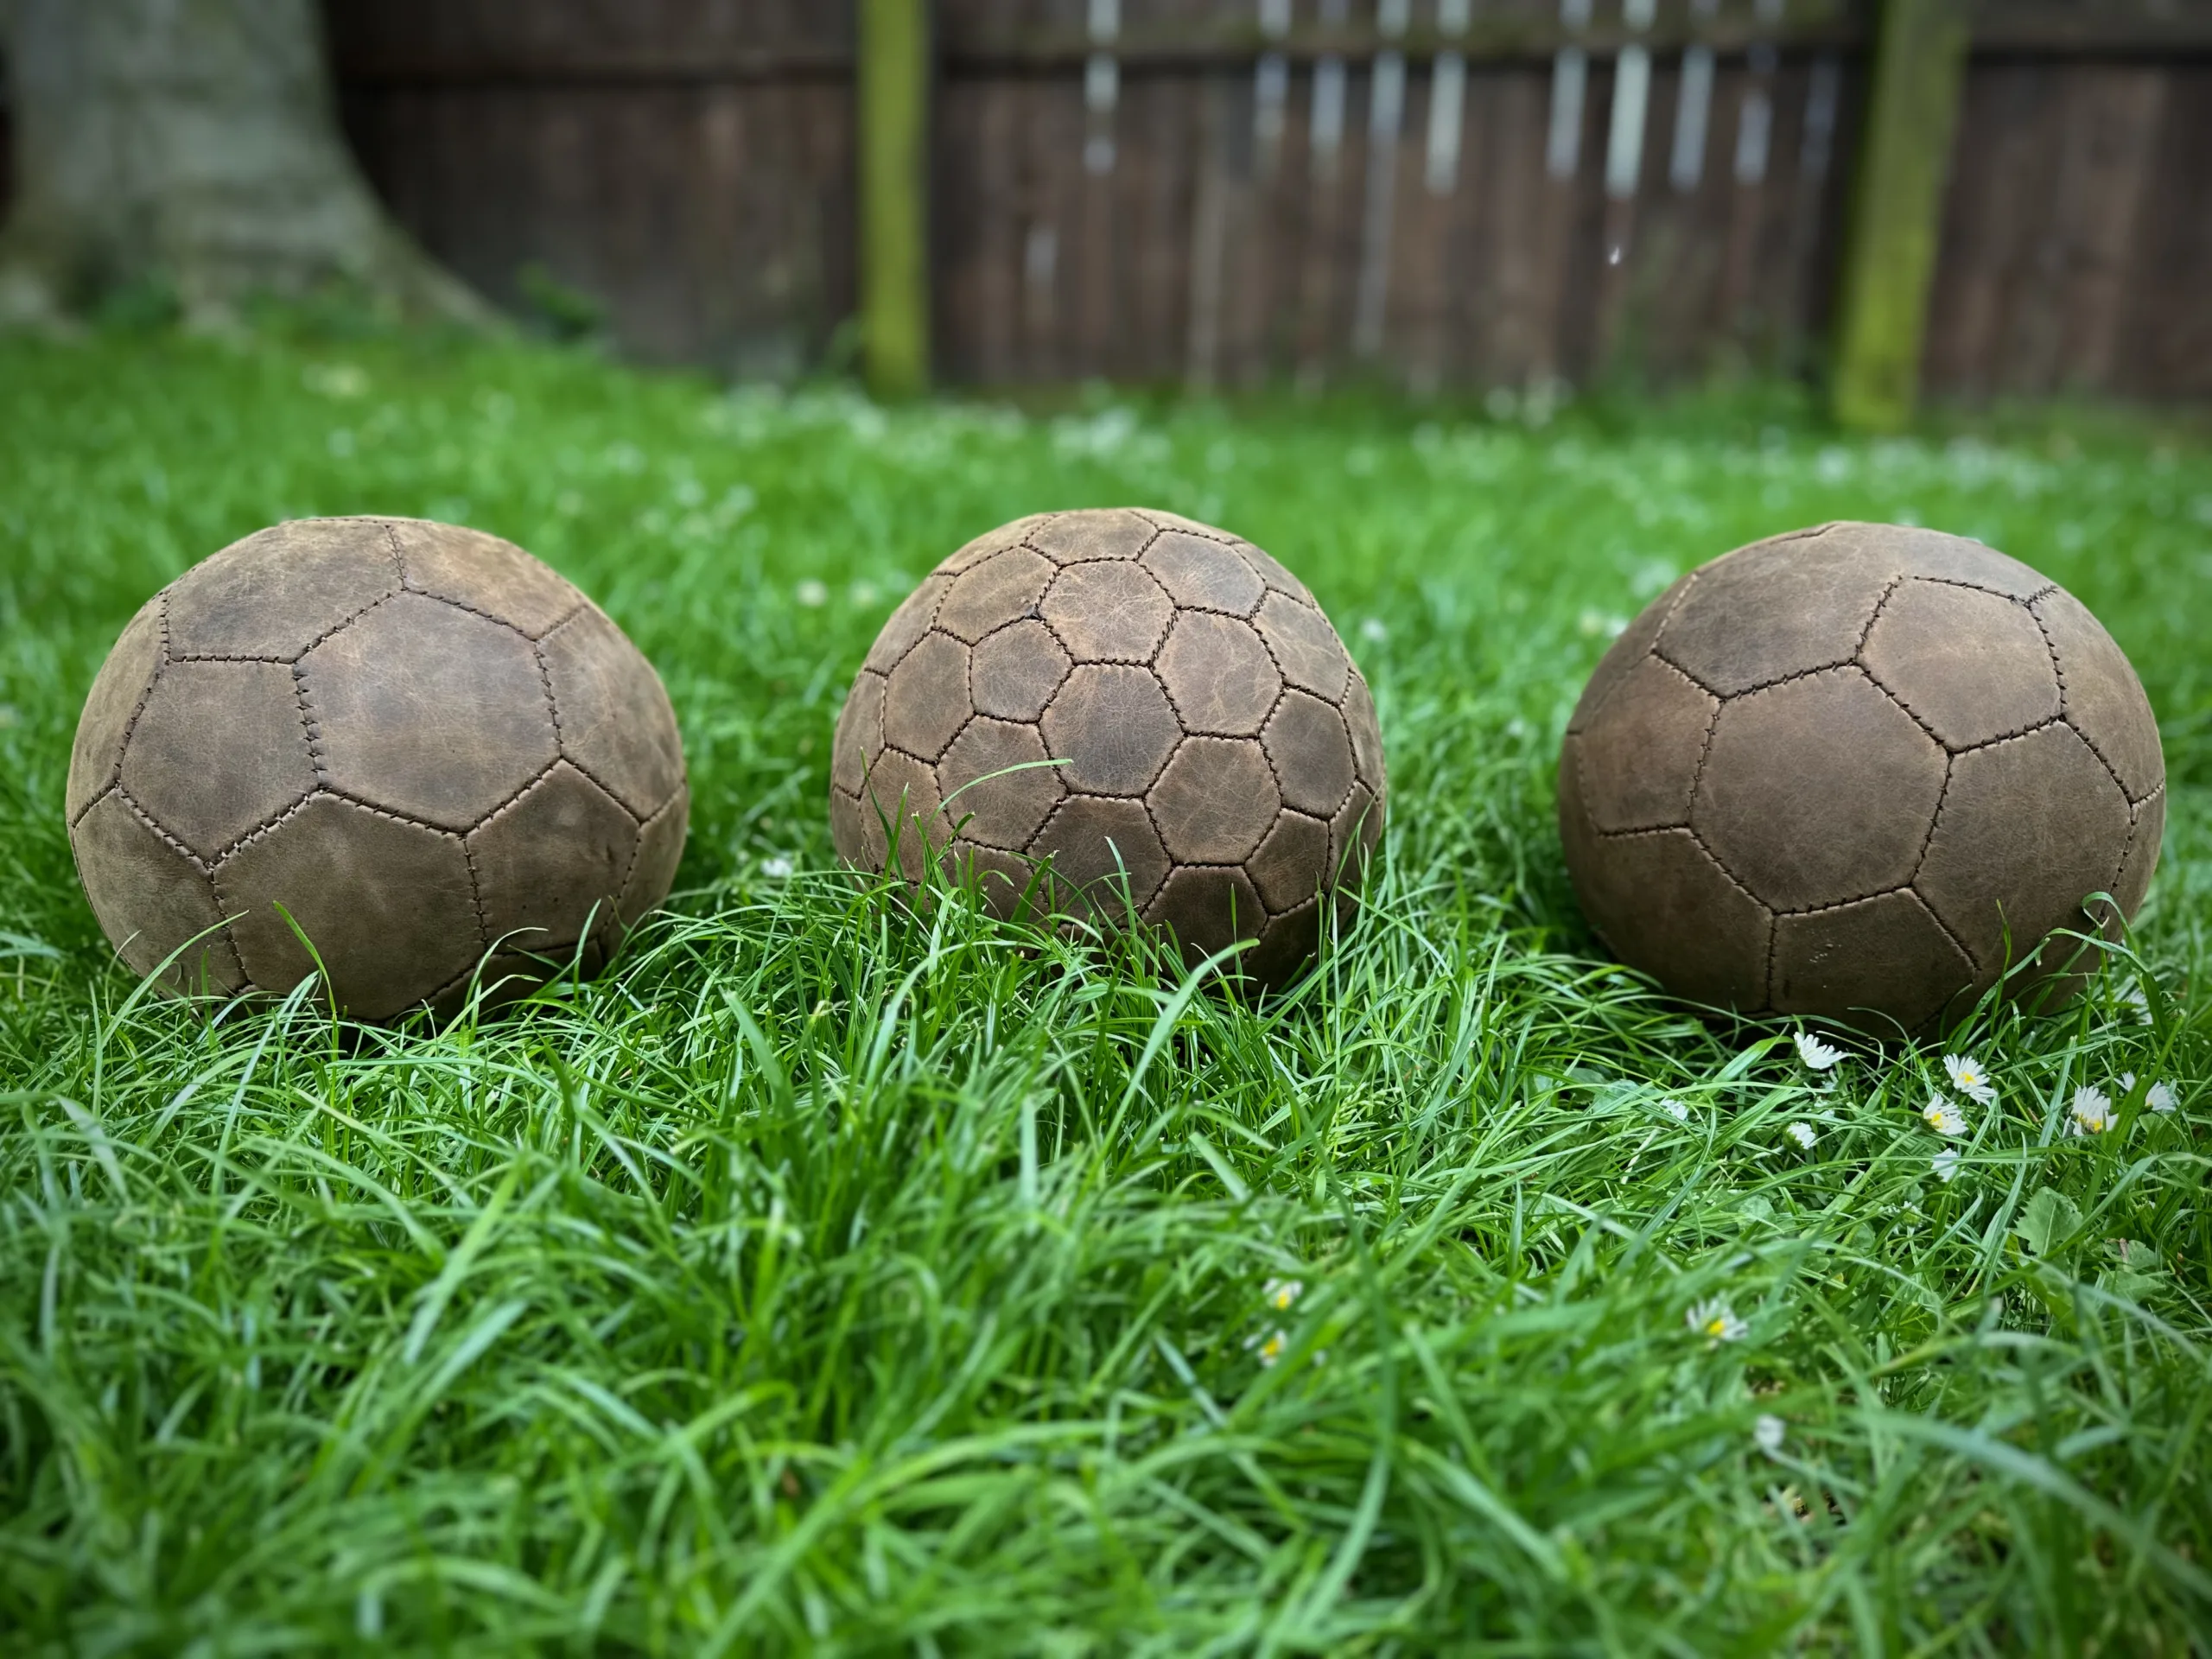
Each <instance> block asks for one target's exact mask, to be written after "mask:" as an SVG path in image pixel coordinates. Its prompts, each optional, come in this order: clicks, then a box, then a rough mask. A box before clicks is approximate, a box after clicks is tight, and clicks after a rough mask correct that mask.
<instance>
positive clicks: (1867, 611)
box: [1657, 525, 1904, 696]
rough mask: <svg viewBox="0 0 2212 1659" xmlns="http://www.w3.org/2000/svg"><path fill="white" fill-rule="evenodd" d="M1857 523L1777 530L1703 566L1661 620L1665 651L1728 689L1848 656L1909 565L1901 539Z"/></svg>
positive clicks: (1704, 680) (1707, 682) (1725, 692)
mask: <svg viewBox="0 0 2212 1659" xmlns="http://www.w3.org/2000/svg"><path fill="white" fill-rule="evenodd" d="M1858 528H1859V527H1857V526H1851V525H1834V526H1830V527H1829V529H1828V530H1827V531H1814V532H1806V531H1799V532H1796V533H1795V534H1792V535H1788V536H1777V537H1773V538H1772V539H1770V540H1768V541H1764V542H1755V543H1752V544H1751V546H1749V547H1745V548H1739V549H1738V550H1736V551H1735V552H1733V553H1730V554H1727V555H1726V556H1723V557H1720V558H1718V559H1715V560H1714V561H1713V563H1711V564H1708V565H1706V566H1704V567H1703V568H1702V569H1700V570H1699V571H1698V572H1697V580H1696V582H1694V583H1692V584H1691V586H1690V588H1689V591H1688V592H1687V593H1686V594H1683V595H1682V597H1681V603H1679V604H1678V605H1676V606H1675V609H1674V612H1673V613H1672V614H1671V615H1669V617H1668V618H1667V620H1666V622H1665V624H1664V626H1662V627H1661V628H1660V630H1659V638H1658V642H1657V644H1658V651H1659V654H1660V655H1661V656H1662V657H1664V658H1667V660H1668V661H1669V662H1671V663H1673V664H1675V666H1676V667H1678V668H1680V669H1681V670H1682V671H1684V672H1685V673H1687V674H1688V675H1689V676H1690V677H1691V678H1693V679H1694V680H1696V681H1697V682H1698V683H1700V684H1701V685H1703V686H1704V687H1705V688H1706V689H1707V690H1710V691H1713V692H1717V693H1719V695H1720V696H1730V695H1732V694H1733V693H1736V692H1739V691H1745V690H1750V689H1751V687H1753V686H1758V685H1765V684H1769V683H1772V682H1774V681H1776V680H1779V679H1781V678H1783V677H1784V676H1786V675H1791V674H1802V673H1804V672H1806V671H1808V670H1811V669H1816V668H1825V667H1828V666H1831V665H1833V664H1839V663H1847V662H1849V661H1850V660H1851V659H1852V658H1853V657H1854V656H1856V655H1857V654H1858V652H1859V640H1860V639H1861V638H1862V637H1864V635H1865V634H1866V625H1867V624H1868V623H1869V622H1871V621H1872V620H1874V607H1875V606H1876V605H1877V604H1878V603H1879V602H1880V601H1881V598H1882V595H1883V594H1884V593H1885V592H1886V591H1887V590H1888V588H1889V586H1890V584H1891V582H1894V581H1895V580H1896V579H1897V576H1899V575H1902V574H1903V569H1904V567H1903V563H1902V559H1901V556H1900V554H1899V551H1898V550H1897V548H1896V547H1894V546H1892V545H1891V544H1890V543H1888V542H1887V541H1885V540H1884V539H1882V538H1880V537H1872V538H1870V537H1865V536H1862V535H1859V534H1858V533H1856V532H1857V530H1858ZM1838 532H1841V533H1838Z"/></svg>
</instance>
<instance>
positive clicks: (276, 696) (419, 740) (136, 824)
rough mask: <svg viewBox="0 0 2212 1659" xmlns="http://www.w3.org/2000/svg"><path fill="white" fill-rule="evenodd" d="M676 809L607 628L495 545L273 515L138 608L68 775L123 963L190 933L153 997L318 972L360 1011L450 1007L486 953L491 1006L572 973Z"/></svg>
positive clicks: (93, 702) (662, 761)
mask: <svg viewBox="0 0 2212 1659" xmlns="http://www.w3.org/2000/svg"><path fill="white" fill-rule="evenodd" d="M688 804H689V797H688V794H687V791H686V789H685V785H684V773H683V748H682V745H681V743H680V742H679V741H678V738H677V729H676V717H675V715H674V712H673V711H672V710H671V708H670V707H669V702H668V697H667V695H666V693H665V692H664V691H663V690H662V689H661V683H660V681H659V679H658V677H656V676H655V674H654V673H653V671H652V664H649V663H647V662H646V661H645V658H644V657H643V656H642V655H640V654H639V651H638V649H637V647H636V646H634V645H632V644H631V643H630V641H629V640H628V639H626V638H625V637H624V636H623V634H622V632H621V630H620V629H619V628H617V627H616V626H614V624H613V623H612V622H610V621H609V620H607V617H606V615H605V614H604V613H601V611H600V610H599V608H598V607H596V606H594V605H593V604H592V603H591V601H589V600H588V599H586V598H585V597H584V596H583V595H582V594H581V593H579V592H578V591H577V590H576V589H575V588H573V587H571V586H570V585H569V583H568V582H566V581H564V580H563V578H562V577H560V576H558V575H556V574H555V573H554V572H553V571H552V570H551V569H549V568H548V567H547V566H545V565H543V564H542V563H539V562H538V561H537V560H536V559H534V558H532V557H531V556H530V555H529V554H527V553H525V552H524V551H523V550H521V549H520V548H518V547H516V546H515V545H513V544H512V543H509V542H504V541H501V540H500V539H499V537H495V536H487V535H486V534H484V533H483V532H481V531H474V530H464V529H460V528H458V527H456V526H454V525H451V524H431V523H428V522H426V521H423V520H421V519H410V518H308V519H301V520H297V521H296V522H293V523H289V524H278V525H276V526H275V527H274V528H272V529H269V530H264V531H257V532H256V533H255V534H253V535H251V536H249V537H246V538H245V540H243V541H240V542H236V543H232V545H231V546H229V547H226V548H225V549H224V550H222V551H221V552H219V553H217V554H215V555H214V556H212V557H211V558H208V559H207V560H206V561H204V562H203V563H200V564H198V565H196V566H194V568H193V569H190V570H188V571H187V572H186V573H185V574H184V575H182V576H181V577H179V578H178V579H177V580H176V581H175V582H172V583H171V584H170V585H169V586H168V588H163V589H162V591H161V592H160V593H158V594H156V595H155V596H154V597H153V598H152V599H150V600H149V601H147V602H146V605H145V607H144V608H143V609H142V610H141V611H140V612H139V613H138V614H137V616H136V617H134V618H133V619H132V620H131V621H130V625H129V626H127V627H125V628H124V631H123V635H122V638H121V639H118V640H117V641H116V644H115V647H114V649H113V650H112V651H111V652H109V654H108V658H107V662H106V664H105V665H104V666H103V667H102V668H101V670H100V672H99V677H98V678H97V679H95V680H94V682H93V683H92V694H91V696H88V697H87V698H86V702H85V712H84V715H83V718H82V719H81V720H80V721H79V724H78V727H77V741H76V748H75V752H74V753H73V757H72V759H71V762H70V767H69V783H68V815H69V836H70V842H71V844H72V845H73V848H74V849H75V851H76V855H77V870H78V874H79V876H80V877H81V878H82V880H83V881H84V884H85V892H86V896H87V897H88V898H89V899H91V900H92V910H93V912H94V914H96V915H97V916H98V917H99V922H100V926H101V928H102V929H103V930H104V931H105V932H106V934H107V937H108V938H109V939H110V940H111V942H112V943H113V944H114V945H115V948H116V949H117V950H118V952H120V953H121V955H122V957H123V959H124V962H126V963H129V964H130V967H131V968H132V969H134V970H136V971H137V972H138V973H141V974H146V973H151V972H153V971H154V970H155V969H156V968H157V967H159V966H160V965H161V964H162V963H163V962H164V961H167V960H168V958H169V957H170V956H171V954H172V953H173V952H176V951H178V950H179V949H180V947H185V946H187V944H188V941H196V942H194V943H191V944H189V946H188V948H187V949H185V950H183V953H182V954H181V956H179V957H177V958H176V960H175V962H174V963H171V964H170V966H169V967H168V969H166V971H165V973H164V976H163V981H162V983H163V985H164V987H165V988H168V989H170V990H173V991H181V992H193V993H199V992H206V993H215V994H232V993H237V992H242V991H259V992H266V993H270V994H281V993H283V992H287V991H289V990H290V989H292V988H294V987H295V986H296V985H297V984H298V983H299V982H301V980H302V979H303V978H305V977H306V976H308V974H310V973H312V972H313V971H315V963H316V962H317V961H318V960H319V961H320V962H321V965H322V967H323V968H324V969H327V973H328V982H329V988H330V991H331V993H332V994H333V995H334V998H335V1000H336V1001H337V1002H338V1004H339V1005H340V1007H342V1008H343V1009H344V1010H345V1011H346V1013H347V1014H351V1015H353V1016H354V1017H356V1018H359V1019H363V1020H385V1019H389V1018H391V1016H393V1015H395V1014H399V1013H401V1012H402V1011H404V1010H405V1009H407V1008H409V1007H413V1006H415V1005H416V1004H418V1003H423V1002H431V1003H450V1002H451V1001H454V999H455V998H456V997H457V996H458V995H460V994H461V992H463V991H465V990H466V988H467V985H468V983H469V982H470V978H471V976H472V975H474V973H475V971H476V969H477V968H478V965H479V963H480V962H482V961H483V959H484V958H485V957H486V953H487V952H493V953H494V954H493V956H492V957H491V960H490V961H489V962H488V963H486V964H485V980H486V982H492V981H493V980H505V982H506V983H507V987H508V988H509V990H510V991H512V989H513V988H515V987H516V986H518V985H520V984H530V983H536V982H539V981H542V980H543V978H544V977H545V976H546V973H547V969H546V968H545V966H544V965H543V963H539V962H537V961H533V960H532V957H549V958H552V959H555V960H557V961H560V962H563V963H565V962H567V961H568V960H569V959H571V958H574V957H576V956H577V955H578V953H579V951H581V953H582V962H583V965H584V967H585V968H586V969H587V970H595V969H597V967H598V966H599V965H600V964H601V963H602V962H603V961H604V959H605V957H606V956H607V953H608V952H609V951H610V950H611V949H612V948H613V945H614V944H615V943H616V942H617V941H618V940H619V938H620V936H621V933H622V931H623V930H624V929H625V928H626V927H628V926H629V925H632V924H634V923H635V922H636V920H637V919H638V918H639V917H640V916H641V915H643V914H644V913H645V912H647V911H649V910H651V909H652V907H653V906H656V905H658V904H659V903H660V901H661V900H662V899H664V898H666V897H667V895H668V889H669V884H670V882H671V880H673V879H674V877H675V874H676V865H677V859H678V857H679V856H680V855H681V854H682V852H683V834H684V827H685V814H686V810H687V807H688ZM224 923H227V924H228V925H221V924H224ZM302 935H304V939H303V938H302ZM310 945H312V947H313V952H312V955H311V954H310V951H309V946H310ZM495 947H496V950H495Z"/></svg>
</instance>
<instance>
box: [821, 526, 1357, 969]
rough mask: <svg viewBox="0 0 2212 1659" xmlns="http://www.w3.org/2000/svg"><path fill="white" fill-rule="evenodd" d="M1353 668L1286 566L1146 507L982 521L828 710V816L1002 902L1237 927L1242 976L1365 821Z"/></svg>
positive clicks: (1194, 926)
mask: <svg viewBox="0 0 2212 1659" xmlns="http://www.w3.org/2000/svg"><path fill="white" fill-rule="evenodd" d="M1383 800H1384V788H1383V739H1382V734H1381V733H1380V731H1379V730H1378V728H1376V721H1375V702H1374V699H1373V698H1372V697H1371V696H1370V695H1369V693H1368V689H1367V682H1366V681H1365V680H1364V679H1363V678H1362V677H1360V672H1359V670H1358V669H1357V667H1355V666H1354V665H1353V664H1352V661H1351V658H1350V657H1349V656H1348V655H1347V654H1346V653H1345V651H1344V645H1343V642H1342V641H1341V640H1339V639H1338V637H1337V632H1336V630H1335V629H1334V628H1333V627H1332V626H1330V624H1329V620H1328V618H1327V617H1325V616H1324V615H1323V614H1322V613H1321V609H1320V607H1319V606H1318V605H1317V604H1315V603H1314V601H1313V595H1312V594H1309V593H1308V592H1306V588H1305V586H1304V584H1303V583H1301V582H1300V581H1299V580H1298V578H1297V577H1295V576H1294V575H1291V574H1290V572H1289V571H1287V570H1286V569H1284V568H1283V567H1282V566H1281V564H1279V563H1276V562H1275V561H1274V559H1272V558H1270V557H1269V556H1268V555H1267V554H1265V553H1263V552H1262V551H1261V550H1259V549H1258V548H1256V547H1255V546H1253V545H1252V544H1251V543H1249V542H1246V541H1243V540H1241V539H1239V538H1238V537H1235V536H1232V535H1230V534H1229V533H1228V532H1226V531H1219V530H1215V529H1213V528H1211V526H1209V525H1205V524H1197V523H1194V522H1192V520H1190V519H1187V518H1178V517H1176V516H1175V515H1174V514H1173V513H1168V512H1155V511H1154V510H1152V509H1149V508H1142V509H1139V508H1114V509H1102V510H1096V511H1089V510H1086V511H1081V512H1052V513H1039V514H1037V515H1035V516H1033V517H1032V518H1022V519H1019V520H1017V521H1016V522H1014V523H1013V524H1007V525H1004V526H1003V527H1001V528H1000V529H998V530H995V531H991V532H990V533H989V534H988V535H984V536H979V537H976V539H975V540H974V541H972V542H970V543H968V544H967V545H966V546H965V547H963V548H962V549H961V550H959V551H958V552H957V553H955V554H954V555H953V556H951V557H950V558H949V559H947V560H945V562H944V563H942V564H940V565H939V566H938V568H937V569H936V570H934V571H933V572H931V575H929V576H928V578H927V579H926V580H925V581H924V582H922V584H921V586H920V587H919V588H916V589H915V590H914V592H913V593H912V594H911V595H910V596H909V597H908V598H907V600H906V602H905V603H904V604H902V605H901V606H899V608H898V610H897V611H896V612H894V613H893V615H892V617H891V620H889V621H888V622H887V623H885V624H884V626H883V632H882V633H881V634H880V636H879V637H878V638H877V639H876V642H875V647H874V650H872V651H871V652H869V653H868V661H867V663H866V664H865V665H864V666H863V667H862V668H861V671H860V674H859V676H858V677H856V678H855V680H854V682H853V689H852V691H851V693H850V695H849V696H848V697H847V699H846V702H845V708H844V712H843V715H842V717H841V718H840V720H839V721H838V723H837V737H836V747H835V750H834V753H833V758H832V766H831V773H830V791H829V823H830V829H831V833H832V836H833V837H834V839H835V841H836V846H837V850H838V852H839V853H840V854H841V855H842V856H843V857H844V858H845V859H846V860H847V861H849V862H850V863H852V864H854V865H855V866H857V867H859V868H862V869H866V870H871V871H880V870H881V869H883V868H885V867H886V865H887V863H888V862H889V861H890V858H891V847H890V839H891V836H892V834H893V833H895V834H896V835H897V836H898V840H899V848H898V855H899V863H900V866H901V868H902V869H903V870H904V871H905V873H906V875H907V876H908V877H909V878H910V879H914V878H918V877H919V875H920V874H921V872H922V869H923V867H924V864H925V856H926V854H925V849H932V848H933V849H938V851H939V852H940V854H941V855H942V860H941V861H942V862H943V863H944V866H945V867H946V868H948V870H949V871H950V873H951V874H953V875H954V876H955V877H956V879H960V880H974V881H975V882H976V885H977V887H978V888H979V889H980V891H981V892H982V895H983V897H984V898H985V899H986V900H987V901H988V902H989V903H990V904H991V905H992V906H993V907H994V908H995V909H997V910H998V911H1000V912H1001V913H1005V914H1012V913H1014V912H1017V911H1019V910H1020V909H1022V908H1023V907H1024V906H1025V903H1027V905H1028V906H1033V907H1034V908H1035V909H1036V910H1038V911H1039V912H1042V913H1056V914H1059V915H1062V916H1069V917H1079V918H1090V919H1091V920H1093V921H1094V922H1096V923H1097V924H1101V925H1108V926H1112V925H1119V924H1121V923H1123V922H1125V921H1127V920H1128V919H1129V918H1132V917H1135V918H1141V919H1142V920H1143V921H1144V922H1146V923H1149V924H1152V925H1157V926H1162V927H1166V928H1168V929H1171V930H1172V931H1173V933H1174V935H1175V936H1176V938H1178V940H1179V942H1180V944H1181V945H1182V947H1183V950H1184V952H1185V955H1186V956H1187V957H1191V958H1192V959H1194V960H1195V959H1198V958H1201V957H1205V956H1206V955H1209V954H1211V953H1212V952H1213V951H1216V950H1221V949H1222V948H1224V946H1227V945H1229V944H1233V943H1235V942H1236V941H1238V940H1240V939H1255V940H1257V941H1258V943H1257V944H1256V945H1255V946H1253V947H1252V948H1251V949H1249V950H1246V951H1245V952H1243V955H1242V957H1241V958H1240V960H1239V963H1238V965H1239V966H1240V967H1241V968H1242V969H1243V972H1244V973H1246V974H1247V975H1248V976H1250V977H1251V978H1253V979H1254V980H1255V981H1257V982H1260V983H1262V984H1267V985H1280V984H1281V983H1283V982H1287V981H1288V980H1290V979H1291V978H1293V977H1294V976H1296V974H1297V973H1298V971H1299V969H1300V968H1301V967H1302V966H1303V965H1304V964H1305V963H1306V961H1307V959H1308V958H1309V957H1311V956H1312V955H1313V952H1314V950H1315V949H1316V947H1317V944H1318V942H1319V934H1320V922H1321V914H1322V906H1323V905H1324V904H1325V903H1328V902H1332V901H1335V902H1339V903H1348V901H1349V899H1350V896H1351V894H1352V893H1354V892H1356V891H1357V888H1358V886H1359V884H1360V881H1361V880H1362V877H1363V874H1364V871H1365V868H1366V861H1367V859H1368V856H1369V855H1370V853H1371V852H1372V851H1373V849H1374V847H1375V844H1376V839H1377V838H1378V837H1379V836H1380V835H1381V834H1382V829H1383Z"/></svg>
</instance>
